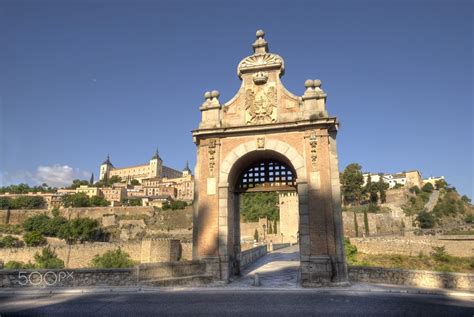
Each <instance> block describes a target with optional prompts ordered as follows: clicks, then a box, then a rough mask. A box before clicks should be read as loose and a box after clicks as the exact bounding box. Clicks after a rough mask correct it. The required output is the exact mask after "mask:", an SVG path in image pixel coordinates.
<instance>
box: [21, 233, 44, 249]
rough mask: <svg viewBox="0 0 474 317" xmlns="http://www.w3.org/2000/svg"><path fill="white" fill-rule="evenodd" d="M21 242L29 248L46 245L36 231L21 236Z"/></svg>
mask: <svg viewBox="0 0 474 317" xmlns="http://www.w3.org/2000/svg"><path fill="white" fill-rule="evenodd" d="M23 241H25V244H26V245H27V246H29V247H37V246H40V245H45V244H46V239H45V238H44V237H43V236H42V235H41V233H39V232H37V231H31V232H27V233H25V234H24V235H23Z"/></svg>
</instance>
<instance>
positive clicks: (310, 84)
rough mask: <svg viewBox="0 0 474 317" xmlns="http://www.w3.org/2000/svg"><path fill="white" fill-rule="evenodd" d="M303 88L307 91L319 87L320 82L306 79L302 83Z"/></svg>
mask: <svg viewBox="0 0 474 317" xmlns="http://www.w3.org/2000/svg"><path fill="white" fill-rule="evenodd" d="M304 86H305V87H306V88H308V89H310V88H319V87H321V80H319V79H308V80H306V81H305V82H304Z"/></svg>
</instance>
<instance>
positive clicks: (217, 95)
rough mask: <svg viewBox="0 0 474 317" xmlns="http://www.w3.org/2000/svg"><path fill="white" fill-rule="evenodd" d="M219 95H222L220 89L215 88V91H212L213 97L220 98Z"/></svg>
mask: <svg viewBox="0 0 474 317" xmlns="http://www.w3.org/2000/svg"><path fill="white" fill-rule="evenodd" d="M219 96H220V93H219V91H217V90H213V91H212V92H211V97H212V98H219Z"/></svg>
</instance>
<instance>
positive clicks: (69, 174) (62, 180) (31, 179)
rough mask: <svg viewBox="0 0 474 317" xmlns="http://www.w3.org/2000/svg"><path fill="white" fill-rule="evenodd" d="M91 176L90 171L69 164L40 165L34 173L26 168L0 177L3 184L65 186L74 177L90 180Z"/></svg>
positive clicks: (69, 183)
mask: <svg viewBox="0 0 474 317" xmlns="http://www.w3.org/2000/svg"><path fill="white" fill-rule="evenodd" d="M90 176H91V173H90V172H88V171H83V170H80V169H78V168H73V167H71V166H68V165H60V164H54V165H52V166H43V165H40V166H38V168H37V169H36V171H35V172H33V173H32V172H30V171H25V170H19V171H14V172H10V173H9V172H4V173H3V175H1V177H0V178H1V180H0V183H1V185H2V186H6V185H10V184H19V183H27V184H29V185H41V184H43V183H46V184H48V185H49V186H53V187H63V186H69V185H71V183H72V181H73V180H74V179H86V180H89V177H90Z"/></svg>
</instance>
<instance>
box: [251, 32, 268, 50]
mask: <svg viewBox="0 0 474 317" xmlns="http://www.w3.org/2000/svg"><path fill="white" fill-rule="evenodd" d="M255 35H256V36H257V39H256V40H255V42H253V44H252V46H253V52H254V54H265V53H268V43H267V41H265V39H264V38H263V37H264V36H265V32H264V31H263V30H258V31H257V32H256V33H255Z"/></svg>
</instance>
